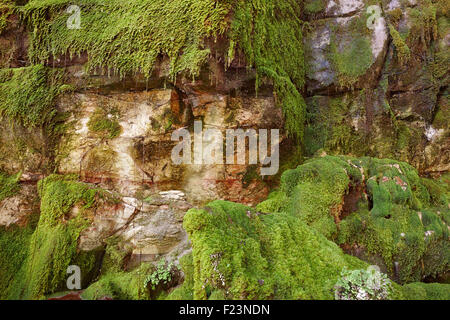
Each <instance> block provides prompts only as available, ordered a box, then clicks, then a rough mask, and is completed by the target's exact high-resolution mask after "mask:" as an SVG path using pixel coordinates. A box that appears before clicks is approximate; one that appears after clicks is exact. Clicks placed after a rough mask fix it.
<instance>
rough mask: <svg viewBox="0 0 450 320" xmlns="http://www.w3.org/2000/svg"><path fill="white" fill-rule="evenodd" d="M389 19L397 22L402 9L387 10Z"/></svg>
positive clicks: (394, 22)
mask: <svg viewBox="0 0 450 320" xmlns="http://www.w3.org/2000/svg"><path fill="white" fill-rule="evenodd" d="M387 16H388V17H389V20H390V22H391V23H393V24H397V23H398V22H399V21H400V19H401V18H402V16H403V11H402V9H401V8H396V9H393V10H391V11H388V12H387Z"/></svg>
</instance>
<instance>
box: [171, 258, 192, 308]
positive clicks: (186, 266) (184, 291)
mask: <svg viewBox="0 0 450 320" xmlns="http://www.w3.org/2000/svg"><path fill="white" fill-rule="evenodd" d="M180 265H181V270H182V271H183V274H184V281H183V284H182V285H180V286H179V287H177V288H175V289H174V290H173V291H172V292H171V293H170V294H169V295H168V296H167V300H193V299H194V261H193V259H192V254H191V253H189V254H187V255H185V256H183V257H182V258H181V259H180Z"/></svg>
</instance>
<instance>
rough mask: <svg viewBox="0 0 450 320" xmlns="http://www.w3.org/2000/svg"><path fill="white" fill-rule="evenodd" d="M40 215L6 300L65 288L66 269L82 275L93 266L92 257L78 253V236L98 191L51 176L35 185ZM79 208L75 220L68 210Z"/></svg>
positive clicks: (93, 260)
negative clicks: (73, 266) (77, 270)
mask: <svg viewBox="0 0 450 320" xmlns="http://www.w3.org/2000/svg"><path fill="white" fill-rule="evenodd" d="M38 190H39V195H40V197H41V215H40V218H39V223H38V225H37V228H36V230H35V231H34V233H33V235H32V236H31V239H30V244H29V247H28V248H27V252H28V254H27V257H26V259H25V260H24V262H23V264H22V267H21V269H20V271H19V272H18V273H17V274H16V275H15V278H14V281H13V284H12V287H11V290H10V292H9V298H12V299H37V298H41V297H43V296H44V295H46V294H49V293H52V292H56V291H59V290H61V289H63V288H64V285H65V280H66V278H67V274H66V271H67V267H68V266H69V265H71V264H76V265H78V266H79V267H80V268H81V270H82V272H83V275H86V274H89V273H90V272H91V270H92V268H94V267H95V260H96V255H95V254H93V253H92V254H89V253H81V252H78V251H77V246H78V237H79V235H80V233H81V231H82V230H84V229H85V228H86V227H87V226H88V225H89V219H88V218H87V216H86V215H85V211H86V210H88V209H89V208H91V207H92V206H93V205H94V203H95V199H96V196H97V194H98V193H99V190H97V189H92V188H90V187H89V186H87V185H85V184H82V183H79V182H76V177H74V176H58V175H51V176H49V177H47V178H46V179H44V180H41V181H39V184H38ZM74 205H80V211H79V212H78V214H77V215H76V216H75V217H68V216H67V215H68V214H69V212H70V209H71V208H72V207H73V206H74Z"/></svg>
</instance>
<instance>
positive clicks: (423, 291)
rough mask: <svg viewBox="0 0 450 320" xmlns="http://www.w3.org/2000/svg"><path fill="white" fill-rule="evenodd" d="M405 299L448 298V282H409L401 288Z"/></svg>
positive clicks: (449, 291)
mask: <svg viewBox="0 0 450 320" xmlns="http://www.w3.org/2000/svg"><path fill="white" fill-rule="evenodd" d="M402 291H403V295H404V297H405V299H407V300H449V299H450V284H440V283H420V282H415V283H410V284H407V285H405V286H403V288H402Z"/></svg>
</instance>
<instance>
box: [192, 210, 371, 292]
mask: <svg viewBox="0 0 450 320" xmlns="http://www.w3.org/2000/svg"><path fill="white" fill-rule="evenodd" d="M184 226H185V228H186V231H187V232H188V233H189V236H190V239H191V241H192V247H193V254H192V256H193V266H194V281H193V290H194V298H196V299H207V298H209V297H210V296H211V295H212V294H213V293H214V292H215V291H218V292H215V293H214V296H217V294H219V292H220V295H221V296H222V297H224V298H227V299H333V297H334V289H333V286H334V285H335V283H336V281H337V279H338V277H339V274H340V272H341V270H342V268H344V267H348V268H350V269H361V268H365V267H367V265H366V264H365V263H364V262H362V261H361V260H358V259H357V258H354V257H352V256H349V255H345V254H344V253H343V252H342V250H341V249H340V248H339V247H338V246H337V245H336V244H335V243H333V242H331V241H329V240H327V239H326V238H325V237H324V236H323V235H322V234H320V233H319V232H318V231H316V230H314V229H313V228H311V227H308V226H307V224H306V223H304V222H303V221H301V219H299V218H298V217H297V216H295V215H291V214H288V213H284V212H282V213H273V214H268V215H261V214H260V213H258V212H256V211H255V210H254V209H251V208H249V207H246V206H243V205H240V204H236V203H231V202H224V201H214V202H212V203H210V204H208V206H207V207H206V208H205V209H202V210H199V209H192V210H190V211H189V212H188V213H187V214H186V216H185V219H184Z"/></svg>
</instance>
